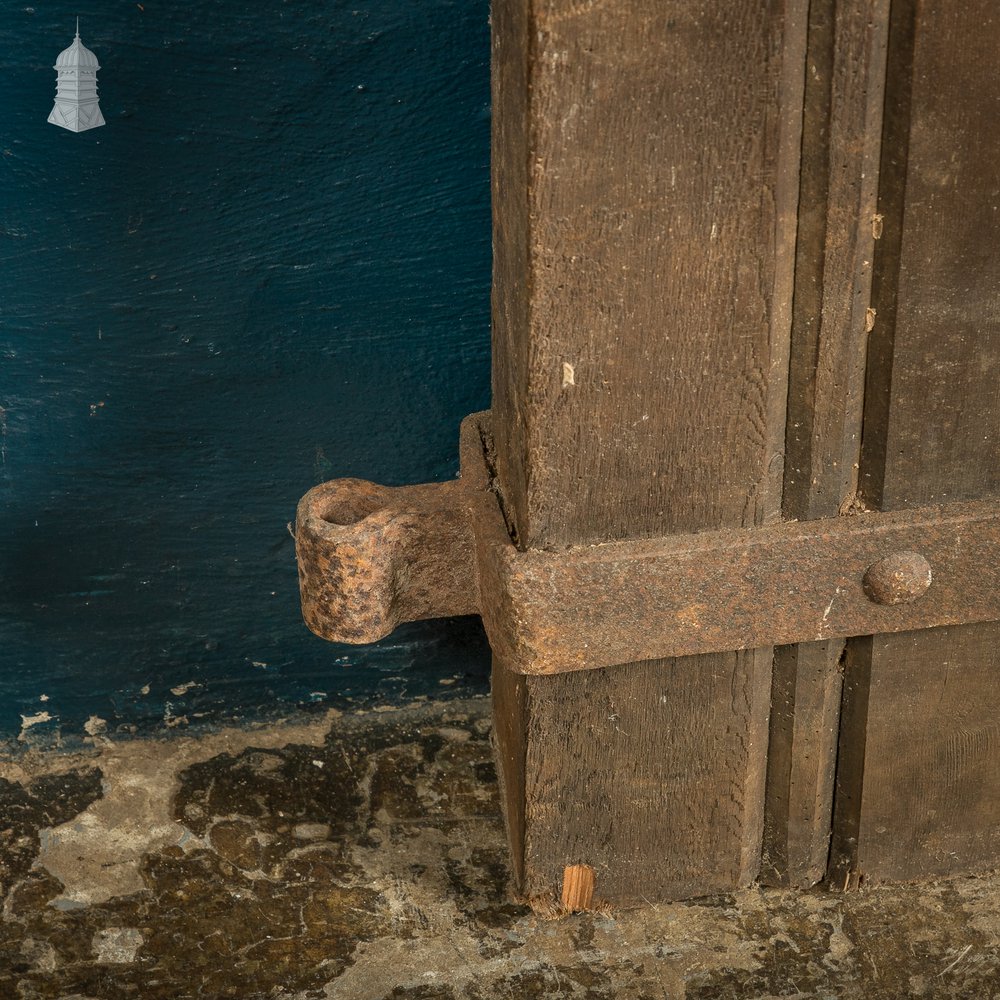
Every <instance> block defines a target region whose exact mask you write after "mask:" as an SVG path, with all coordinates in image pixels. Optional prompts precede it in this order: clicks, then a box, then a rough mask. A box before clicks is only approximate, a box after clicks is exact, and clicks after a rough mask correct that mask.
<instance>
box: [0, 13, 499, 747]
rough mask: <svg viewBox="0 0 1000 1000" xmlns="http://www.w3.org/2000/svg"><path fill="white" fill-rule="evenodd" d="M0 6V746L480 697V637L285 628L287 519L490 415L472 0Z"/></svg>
mask: <svg viewBox="0 0 1000 1000" xmlns="http://www.w3.org/2000/svg"><path fill="white" fill-rule="evenodd" d="M0 12H2V31H0V63H2V71H0V78H2V83H3V89H2V93H3V97H2V99H0V100H2V103H0V111H2V114H0V185H2V186H0V236H2V243H0V406H2V411H0V503H2V507H0V511H2V534H0V735H2V736H4V737H7V738H9V737H11V736H14V735H16V734H17V733H18V730H19V729H20V726H21V719H20V716H21V715H33V714H37V713H39V712H42V711H47V712H48V713H49V714H50V715H51V716H52V721H51V722H50V723H48V725H47V726H46V727H42V728H43V729H47V730H48V731H50V732H54V731H57V730H61V732H62V734H63V735H64V736H66V735H72V734H74V733H79V732H80V730H81V727H82V725H83V723H84V721H85V720H86V719H87V718H88V716H90V715H92V714H95V715H98V716H100V717H102V718H104V719H107V720H108V722H109V728H110V729H112V730H114V729H115V728H116V727H118V726H129V725H137V726H139V727H142V726H144V725H149V724H159V723H161V722H162V721H163V720H164V718H166V719H168V720H171V721H176V720H177V719H179V718H181V717H186V718H187V721H188V722H190V723H192V724H194V723H195V722H196V721H197V720H198V719H202V720H210V721H215V720H222V719H229V718H239V717H242V718H259V717H261V716H262V715H266V714H270V713H274V712H287V711H289V710H290V709H293V708H295V707H296V706H303V705H310V704H312V705H317V706H323V705H329V704H344V703H348V699H352V698H353V699H355V700H356V701H364V700H366V699H384V698H389V699H399V698H404V697H413V696H416V695H421V694H433V695H439V694H443V693H454V692H463V693H468V691H469V690H470V689H474V690H477V691H478V690H482V689H484V685H485V676H486V670H487V656H488V654H487V649H486V646H485V642H484V640H483V637H482V632H481V630H480V628H479V625H478V622H477V621H476V620H471V619H466V620H458V621H452V622H444V623H425V624H420V625H415V626H411V627H408V628H406V629H403V630H400V632H398V633H397V634H396V635H394V636H393V637H391V638H390V639H388V640H386V641H385V642H383V643H381V644H379V645H377V646H375V647H366V648H351V647H337V646H332V645H330V644H327V643H324V642H323V641H322V640H320V639H317V638H315V637H313V636H312V635H310V634H309V633H308V632H307V631H306V630H305V628H304V626H303V625H302V624H301V619H300V617H299V610H298V599H297V590H296V575H295V563H294V554H293V543H292V539H291V537H290V535H289V532H288V529H287V527H286V525H287V524H288V522H289V521H290V520H291V519H292V517H293V513H294V506H295V502H296V501H297V499H298V497H299V496H300V495H301V494H302V493H303V492H305V491H306V490H307V489H308V488H309V487H310V486H312V485H314V484H315V483H317V482H320V481H322V480H324V479H328V478H332V477H335V476H362V477H364V478H369V479H374V480H378V481H382V482H385V483H389V484H402V483H410V482H420V481H428V480H435V479H444V478H447V477H449V476H451V475H454V473H455V471H456V469H457V435H458V424H459V421H460V419H461V418H462V417H463V416H464V415H465V414H466V413H469V412H471V411H473V410H477V409H482V408H484V407H486V406H488V404H489V302H488V298H489V255H490V245H489V239H490V227H489V105H488V102H489V28H488V22H487V16H488V8H487V3H486V0H453V2H452V0H420V2H419V3H416V2H412V0H350V2H342V0H331V2H320V3H306V2H304V0H255V2H253V3H251V2H248V0H185V2H177V0H171V2H166V0H144V2H143V3H142V4H138V3H123V2H111V0H91V2H90V3H88V4H87V5H86V6H85V7H82V8H79V9H78V8H77V7H69V6H65V5H63V4H50V3H43V2H41V0H36V4H35V6H34V7H32V6H28V5H23V4H22V3H21V2H20V0H18V2H17V3H16V4H15V3H4V4H3V6H2V7H0ZM77 13H79V14H80V18H81V23H80V33H81V36H82V38H83V41H84V43H85V44H86V45H87V46H88V47H89V48H91V49H93V50H94V51H95V53H96V54H97V56H98V58H99V59H100V62H101V66H102V69H101V72H100V73H99V75H98V83H99V89H100V96H101V107H102V110H103V112H104V116H105V118H106V119H107V126H106V127H104V128H100V129H95V130H93V131H90V132H87V133H83V134H79V135H77V134H72V133H70V132H67V131H65V130H63V129H59V128H56V127H55V126H52V125H49V124H47V123H46V117H47V116H48V113H49V110H50V109H51V105H52V96H53V94H54V87H55V73H54V72H53V70H52V68H51V67H52V64H53V63H54V61H55V57H56V55H57V54H58V52H59V51H60V50H61V49H62V48H64V47H65V46H67V45H68V44H69V43H70V41H71V40H72V35H73V18H74V17H75V15H76V14H77ZM440 681H445V682H451V683H449V684H448V685H447V686H445V685H441V684H440V683H439V682H440ZM192 682H193V684H194V686H190V687H187V689H186V690H184V691H182V693H181V694H180V695H178V694H176V693H175V692H172V690H171V689H178V690H181V689H182V688H183V687H184V686H185V685H190V684H191V683H192ZM43 696H44V697H45V699H46V700H41V699H42V698H43ZM41 731H42V729H38V728H37V727H36V732H41Z"/></svg>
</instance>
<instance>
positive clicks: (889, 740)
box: [833, 0, 1000, 879]
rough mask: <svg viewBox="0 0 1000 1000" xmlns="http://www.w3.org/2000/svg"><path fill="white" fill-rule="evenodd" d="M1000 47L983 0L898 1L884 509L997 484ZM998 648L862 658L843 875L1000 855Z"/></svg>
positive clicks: (885, 161)
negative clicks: (999, 65) (860, 757)
mask: <svg viewBox="0 0 1000 1000" xmlns="http://www.w3.org/2000/svg"><path fill="white" fill-rule="evenodd" d="M998 47H1000V11H998V10H997V9H996V7H995V5H994V4H992V3H990V2H988V0H974V2H971V3H967V4H961V5H952V4H929V3H925V4H920V3H914V2H912V0H905V2H896V3H894V5H893V21H892V26H891V31H890V71H889V80H890V92H889V98H888V100H887V105H886V107H887V109H888V111H889V113H888V115H887V121H886V138H885V144H884V149H883V158H882V172H883V180H882V184H881V188H882V190H881V192H880V212H883V214H884V215H885V224H886V226H887V227H888V232H887V234H886V235H887V236H888V240H886V242H885V244H884V246H883V245H881V243H880V246H879V255H878V257H877V261H876V279H875V283H874V288H873V303H872V304H873V306H874V307H875V308H876V309H877V319H876V324H875V328H874V330H873V337H872V345H871V352H870V365H869V384H868V389H867V393H866V397H867V398H866V412H865V431H864V433H865V441H866V446H865V448H864V449H863V455H862V477H861V479H862V489H863V492H864V496H865V499H866V501H867V502H868V503H869V504H872V505H878V506H880V507H882V508H883V509H886V510H898V509H901V508H907V507H914V506H918V505H923V504H928V503H933V502H936V501H939V500H941V499H947V500H951V499H959V498H963V499H964V498H971V497H991V496H996V495H997V493H998V491H1000V462H998V459H1000V389H998V386H1000V380H998V376H1000V257H998V255H997V248H998V246H1000V186H998V182H997V171H996V150H997V141H998V129H997V122H998V112H1000V79H998V77H997V74H996V72H995V58H996V52H997V49H998ZM998 639H1000V626H998V625H996V624H990V625H973V626H963V627H954V628H947V629H936V630H929V631H925V632H917V633H910V634H903V635H896V636H883V637H876V638H875V639H874V640H871V641H870V642H869V643H868V644H867V654H868V661H867V662H865V661H864V656H863V655H860V656H857V657H855V659H856V660H857V668H856V672H857V678H856V682H852V683H851V684H849V691H848V692H847V693H845V701H844V707H845V711H846V712H848V713H849V714H850V716H851V717H852V718H853V719H854V720H855V722H854V723H853V725H855V726H858V725H863V726H864V733H863V734H862V733H861V732H860V731H858V730H857V729H855V731H854V732H853V733H852V732H849V731H848V729H849V727H848V726H847V724H846V723H845V732H844V744H845V745H846V744H847V743H853V745H854V746H858V745H859V744H860V745H863V746H864V747H865V753H864V766H863V770H862V769H860V768H859V767H858V766H857V762H856V761H855V762H853V763H852V762H849V763H850V765H851V767H852V768H853V771H854V778H853V782H854V783H853V786H852V787H847V785H846V784H845V785H844V797H843V801H840V798H839V791H840V787H841V784H842V783H841V781H840V779H839V778H838V804H837V813H838V816H837V819H836V822H835V848H836V850H835V858H834V859H833V860H835V861H836V862H837V863H838V864H839V866H840V870H841V871H845V870H846V871H848V872H850V873H853V875H854V877H855V878H859V877H862V876H863V877H865V878H869V879H882V878H893V879H896V878H913V877H918V876H921V875H925V874H946V873H952V872H971V871H976V870H982V869H984V868H990V867H994V866H995V865H996V864H997V862H998V860H1000V850H998V848H997V832H998V830H1000V743H998V731H997V723H996V720H997V718H1000V692H998V689H997V684H996V676H997V667H998V660H1000V654H998ZM864 652H865V650H862V653H864ZM850 659H851V656H850V655H849V661H850ZM849 676H850V666H849ZM856 755H857V752H856V751H855V756H856ZM852 828H853V829H854V831H856V832H855V834H854V835H853V836H852V834H851V830H852Z"/></svg>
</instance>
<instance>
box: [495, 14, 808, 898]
mask: <svg viewBox="0 0 1000 1000" xmlns="http://www.w3.org/2000/svg"><path fill="white" fill-rule="evenodd" d="M492 17H493V47H494V51H493V66H494V100H493V114H494V119H493V120H494V126H493V127H494V142H493V149H494V157H495V159H494V165H493V196H494V248H495V259H494V300H493V317H494V363H493V373H494V374H493V378H494V386H493V388H494V402H493V412H494V426H495V428H496V440H495V461H496V472H497V478H498V485H499V488H500V490H501V492H502V496H503V501H504V504H505V506H506V512H507V518H508V523H509V527H510V529H511V533H512V536H513V537H514V538H515V539H516V541H517V542H518V544H519V546H521V547H523V548H530V547H535V548H558V547H561V546H566V545H572V544H577V543H585V542H601V541H608V540H612V539H619V538H631V537H645V536H650V535H660V534H669V533H674V532H687V531H697V530H704V529H711V528H721V527H739V526H752V525H756V524H763V523H767V522H769V521H772V520H775V519H777V518H778V517H779V516H780V492H781V482H782V452H783V444H784V434H785V419H784V411H785V401H786V392H787V384H786V379H787V361H788V349H789V328H790V320H791V274H792V266H793V262H794V255H793V253H792V249H793V247H794V239H795V208H796V201H797V198H798V154H799V136H800V128H801V104H802V76H803V68H804V51H805V29H806V4H805V3H804V2H803V3H798V2H790V3H788V4H780V3H758V2H751V0H740V2H735V3H726V4H719V5H713V6H712V7H711V8H709V9H706V7H705V5H704V4H702V3H700V2H699V3H696V2H693V0H670V2H664V0H606V2H604V3H600V4H595V3H588V2H575V0H498V2H497V3H495V4H494V8H493V15H492ZM719 67H725V72H720V71H719ZM771 659H772V651H771V650H770V649H763V650H748V651H744V652H738V653H737V652H732V653H723V654H707V655H703V656H696V657H688V658H683V659H677V660H667V661H662V660H659V661H647V662H643V663H633V664H622V665H619V666H615V667H609V668H606V669H601V670H592V671H587V672H585V673H582V674H566V675H560V676H553V677H521V676H514V675H513V673H512V672H511V671H510V670H509V669H508V665H505V664H504V663H503V662H500V661H499V660H496V661H495V665H494V705H495V714H496V739H497V744H498V760H499V763H500V771H501V780H502V783H503V793H504V798H505V812H506V817H507V824H508V832H509V835H510V838H511V845H512V851H513V856H514V869H515V878H516V881H517V883H518V888H519V889H520V891H521V892H522V893H524V894H525V895H526V896H529V897H531V896H544V897H546V898H553V897H554V898H558V897H559V892H560V882H561V879H562V877H563V873H564V870H565V869H566V868H567V866H572V865H579V864H585V865H590V866H592V867H593V868H594V870H595V874H596V885H595V898H597V899H609V900H614V901H619V902H627V901H633V902H634V901H641V900H643V899H646V900H650V901H655V900H658V899H668V898H678V897H683V896H690V895H692V894H700V893H705V892H709V891H712V890H715V889H727V888H732V887H734V886H737V885H744V884H747V883H748V882H750V881H752V880H753V879H754V878H755V877H756V875H757V873H758V869H759V864H760V849H761V836H762V825H763V801H764V776H765V760H766V752H767V724H768V703H769V697H770V687H771Z"/></svg>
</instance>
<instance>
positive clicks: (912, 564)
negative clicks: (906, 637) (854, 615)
mask: <svg viewBox="0 0 1000 1000" xmlns="http://www.w3.org/2000/svg"><path fill="white" fill-rule="evenodd" d="M933 579H934V574H933V572H932V571H931V564H930V563H929V562H928V561H927V560H926V559H925V558H924V557H923V556H922V555H921V554H920V553H919V552H894V553H893V554H892V555H891V556H886V557H885V558H884V559H879V561H878V562H877V563H873V564H872V565H871V566H869V567H868V570H867V572H866V573H865V576H864V579H863V580H862V581H861V582H862V585H863V586H864V588H865V593H866V594H867V595H868V597H869V598H870V599H871V600H873V601H874V602H875V603H876V604H908V603H909V602H910V601H915V600H916V599H917V598H918V597H919V596H920V595H921V594H922V593H923V592H924V591H925V590H926V589H927V588H928V587H929V586H930V585H931V582H932V581H933Z"/></svg>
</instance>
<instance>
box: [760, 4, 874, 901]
mask: <svg viewBox="0 0 1000 1000" xmlns="http://www.w3.org/2000/svg"><path fill="white" fill-rule="evenodd" d="M888 7H889V3H888V0H813V2H812V3H811V4H810V6H809V30H808V43H807V54H806V81H805V97H804V113H803V128H802V156H801V163H800V195H799V203H798V239H797V244H796V252H795V258H796V266H795V286H794V306H793V311H792V339H791V351H790V361H789V369H790V370H789V387H788V420H787V430H786V436H785V476H784V495H783V502H782V510H783V514H784V516H785V517H786V518H795V519H799V520H806V519H812V518H820V517H836V516H837V514H838V513H839V512H841V511H847V510H850V508H851V505H852V502H853V501H854V497H855V495H856V491H857V486H858V468H859V460H860V451H861V428H862V406H863V399H864V373H865V354H866V349H867V330H866V327H867V316H866V312H867V307H868V304H869V301H870V290H871V275H872V260H873V253H874V243H875V234H876V232H877V229H876V228H875V225H876V220H875V215H876V198H877V180H878V164H879V153H880V144H881V133H882V103H883V98H884V81H885V60H886V48H887V29H888V20H889V17H888ZM843 650H844V643H843V642H837V641H830V642H820V643H810V644H802V645H799V646H793V647H783V648H780V649H778V650H777V651H776V653H775V661H774V676H773V684H772V694H771V702H772V720H771V736H770V749H769V766H768V781H767V811H766V819H765V838H764V859H763V868H762V874H763V877H764V879H765V880H766V881H768V882H770V883H772V884H778V885H798V886H808V885H813V884H815V883H816V882H818V881H819V880H820V879H822V878H823V876H824V875H825V874H826V867H827V856H828V853H829V846H830V823H831V815H832V808H833V779H834V769H835V764H836V756H837V731H838V727H839V715H840V700H841V664H840V659H841V655H842V653H843Z"/></svg>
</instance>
